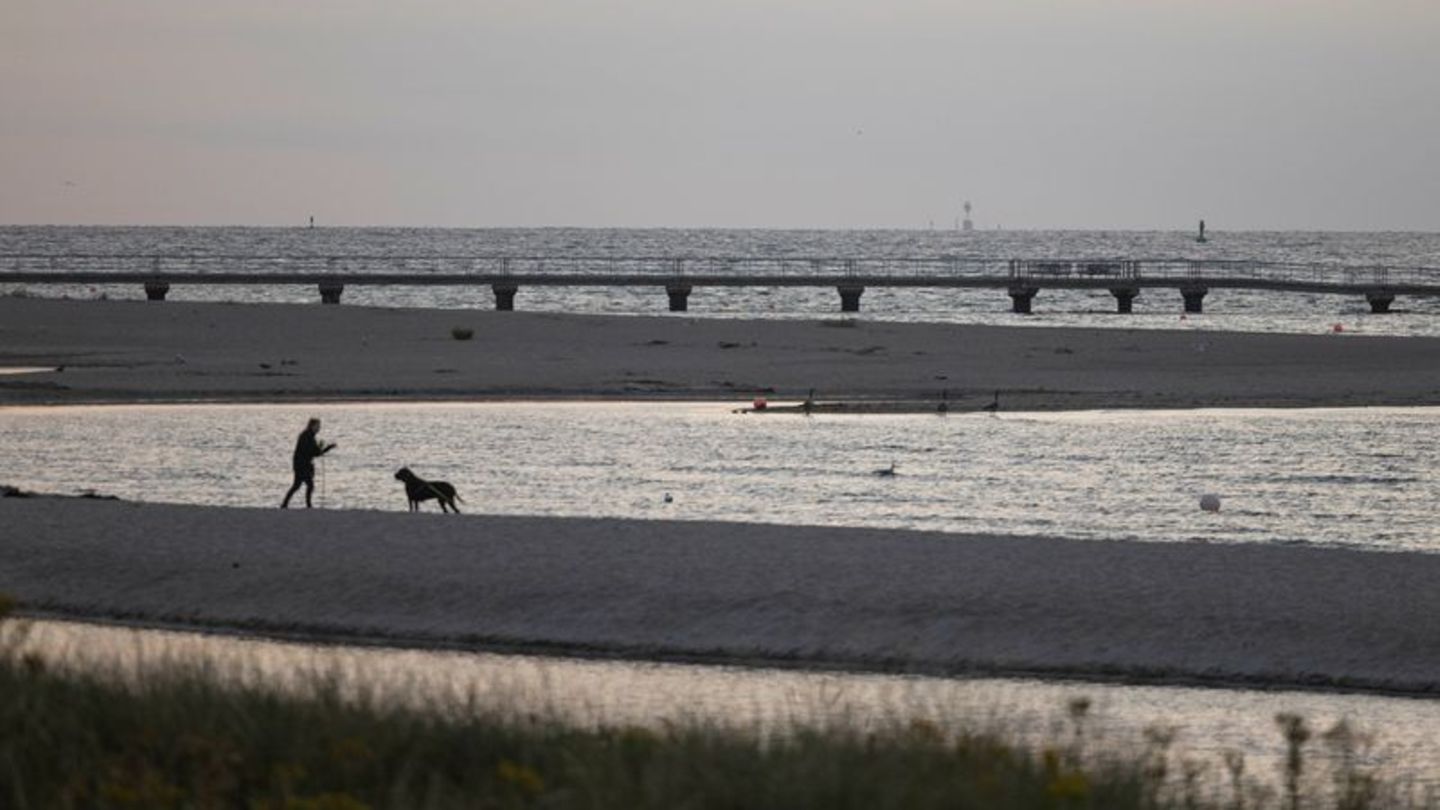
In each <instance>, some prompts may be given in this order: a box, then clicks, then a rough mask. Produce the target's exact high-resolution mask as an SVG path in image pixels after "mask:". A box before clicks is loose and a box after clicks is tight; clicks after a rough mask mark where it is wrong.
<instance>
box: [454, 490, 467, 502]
mask: <svg viewBox="0 0 1440 810" xmlns="http://www.w3.org/2000/svg"><path fill="white" fill-rule="evenodd" d="M455 500H457V501H459V502H460V503H464V502H465V499H464V498H462V497H460V493H458V492H457V493H455Z"/></svg>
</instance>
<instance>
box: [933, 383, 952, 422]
mask: <svg viewBox="0 0 1440 810" xmlns="http://www.w3.org/2000/svg"><path fill="white" fill-rule="evenodd" d="M935 412H936V413H938V414H940V415H941V416H944V415H945V414H947V413H949V412H950V389H949V388H942V389H940V404H939V405H937V406H935Z"/></svg>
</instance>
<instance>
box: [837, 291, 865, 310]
mask: <svg viewBox="0 0 1440 810" xmlns="http://www.w3.org/2000/svg"><path fill="white" fill-rule="evenodd" d="M835 289H836V290H838V291H839V292H840V311H841V312H859V311H860V295H861V294H862V293H864V292H865V288H864V287H862V286H860V285H858V284H846V285H842V286H840V287H836V288H835Z"/></svg>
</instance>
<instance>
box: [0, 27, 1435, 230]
mask: <svg viewBox="0 0 1440 810" xmlns="http://www.w3.org/2000/svg"><path fill="white" fill-rule="evenodd" d="M1437 41H1440V3H1437V2H1435V0H1413V1H1412V0H1371V2H1359V1H1358V0H1357V1H1356V2H1339V1H1338V0H1303V1H1302V0H1205V1H1203V2H1190V1H1189V0H1183V1H1173V2H1172V0H974V1H972V2H967V1H965V0H953V1H952V2H940V1H939V0H889V2H881V1H880V0H874V2H852V1H851V0H788V2H775V1H774V0H771V2H761V1H760V0H725V1H724V2H709V3H700V2H689V0H607V2H584V1H583V0H471V1H470V2H460V1H459V0H453V1H450V2H446V1H444V0H435V1H433V2H415V3H396V2H372V1H371V0H306V2H303V3H278V2H256V0H247V1H246V2H239V1H238V0H203V1H202V2H196V0H125V1H124V2H113V1H112V2H107V1H106V0H85V1H84V2H79V1H78V0H6V2H5V3H4V5H3V7H0V223H9V224H17V223H18V224H28V223H97V224H298V223H301V222H303V221H304V220H305V218H306V217H307V216H309V215H312V214H313V215H314V216H315V217H316V220H317V222H318V223H320V224H347V225H422V226H423V225H436V226H500V225H592V226H715V227H747V226H756V227H822V228H831V227H835V228H840V227H901V228H911V227H925V226H926V225H927V223H928V222H930V221H932V220H933V221H934V222H935V225H936V227H948V226H952V225H953V223H954V220H955V218H956V217H957V216H958V215H959V212H960V204H961V202H963V201H964V200H966V199H969V200H972V201H973V202H974V203H975V206H976V208H975V218H976V220H977V224H978V225H979V226H980V227H984V228H988V227H993V226H994V225H997V224H999V225H1002V226H1004V227H1007V228H1106V229H1119V228H1161V229H1168V228H1180V229H1188V228H1192V227H1194V224H1195V220H1196V219H1198V218H1200V217H1204V218H1206V220H1207V222H1208V223H1209V225H1210V226H1211V227H1212V228H1218V229H1224V228H1232V229H1260V228H1277V229H1288V228H1306V229H1309V228H1313V229H1397V230H1400V229H1408V230H1436V229H1440V89H1437V87H1436V77H1437V76H1440V48H1437V47H1436V44H1435V43H1436V42H1437Z"/></svg>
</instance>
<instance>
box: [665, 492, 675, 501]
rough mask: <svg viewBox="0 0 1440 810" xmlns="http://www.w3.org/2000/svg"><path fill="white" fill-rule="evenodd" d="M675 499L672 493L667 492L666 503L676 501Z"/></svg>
mask: <svg viewBox="0 0 1440 810" xmlns="http://www.w3.org/2000/svg"><path fill="white" fill-rule="evenodd" d="M674 501H675V496H673V495H671V494H670V493H668V492H667V493H665V503H674Z"/></svg>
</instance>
